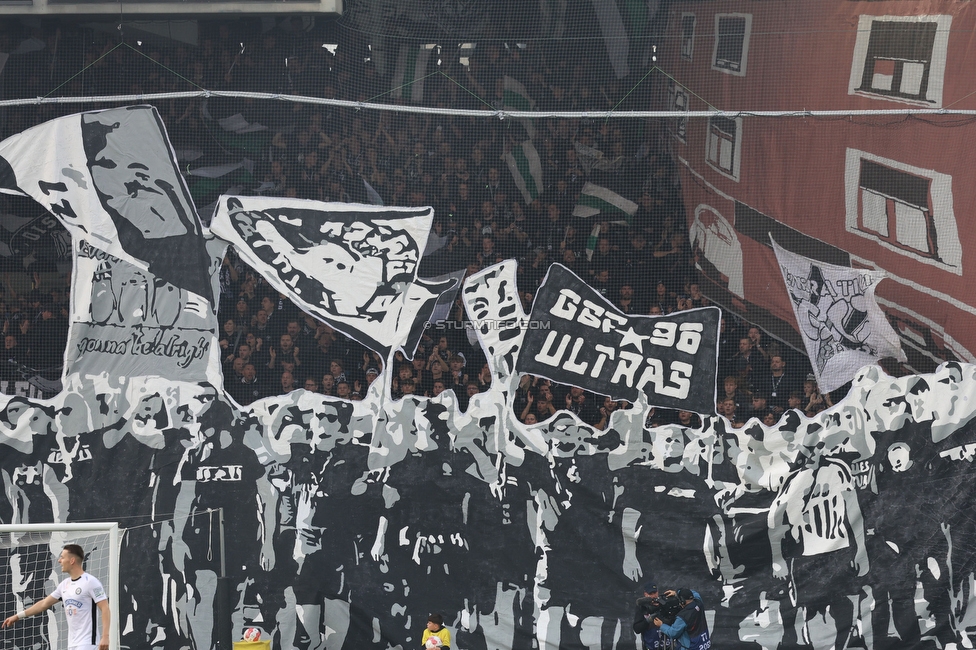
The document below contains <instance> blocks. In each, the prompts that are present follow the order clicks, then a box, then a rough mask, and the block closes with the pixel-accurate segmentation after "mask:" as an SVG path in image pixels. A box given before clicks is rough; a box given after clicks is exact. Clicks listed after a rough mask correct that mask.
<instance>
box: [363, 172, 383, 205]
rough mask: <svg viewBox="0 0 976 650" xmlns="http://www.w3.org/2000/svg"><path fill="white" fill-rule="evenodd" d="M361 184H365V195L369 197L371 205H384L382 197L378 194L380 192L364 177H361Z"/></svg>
mask: <svg viewBox="0 0 976 650" xmlns="http://www.w3.org/2000/svg"><path fill="white" fill-rule="evenodd" d="M363 185H365V186H366V196H367V197H368V198H369V202H370V203H372V204H373V205H384V203H383V197H381V196H380V193H379V192H377V191H376V189H375V188H374V187H373V186H372V185H370V184H369V181H367V180H366V179H365V178H364V179H363Z"/></svg>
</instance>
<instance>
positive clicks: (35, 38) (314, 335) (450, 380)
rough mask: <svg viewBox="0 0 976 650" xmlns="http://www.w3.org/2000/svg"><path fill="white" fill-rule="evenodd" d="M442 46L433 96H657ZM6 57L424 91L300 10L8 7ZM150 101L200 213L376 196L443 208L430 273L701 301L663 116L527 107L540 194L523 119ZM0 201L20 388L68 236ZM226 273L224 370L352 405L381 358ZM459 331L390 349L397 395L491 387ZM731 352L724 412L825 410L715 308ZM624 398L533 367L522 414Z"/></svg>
mask: <svg viewBox="0 0 976 650" xmlns="http://www.w3.org/2000/svg"><path fill="white" fill-rule="evenodd" d="M120 31H121V32H123V33H122V35H121V38H120ZM411 45H412V46H419V45H420V43H418V42H412V43H411ZM430 47H431V49H432V54H431V58H430V63H428V67H427V69H426V74H427V75H428V76H427V77H426V78H425V79H424V87H423V97H422V104H423V105H424V106H430V107H435V108H475V109H491V110H497V109H500V108H502V106H504V99H503V91H504V78H505V77H511V78H513V79H516V80H518V81H519V82H521V83H522V84H523V85H524V87H525V89H526V91H527V93H528V95H529V96H530V97H531V98H532V99H533V100H534V101H535V102H536V108H537V109H540V110H559V111H595V110H610V109H632V108H641V109H645V108H647V107H648V106H652V105H654V102H655V101H658V100H657V99H656V98H657V97H658V96H659V95H660V93H661V92H662V88H661V87H660V86H659V85H655V83H654V82H652V81H651V80H648V81H647V82H646V83H641V82H640V80H639V79H637V80H631V79H626V80H618V79H616V77H615V76H614V75H613V74H609V73H608V69H607V62H606V61H603V60H601V59H600V57H599V56H582V53H583V52H584V50H581V46H580V42H578V41H576V40H573V39H566V40H556V41H545V42H533V41H531V40H526V41H525V42H522V41H520V40H518V39H515V40H504V39H487V40H485V41H483V42H478V43H475V44H470V43H468V44H458V43H455V44H453V45H452V46H450V47H447V46H444V45H431V46H430ZM0 52H6V53H9V54H10V56H9V58H8V59H7V62H6V65H5V67H4V69H3V72H2V75H0V82H2V88H3V97H5V98H16V97H43V96H47V95H51V96H105V95H119V94H124V95H130V94H131V95H143V94H149V93H165V92H179V91H187V90H200V89H207V90H226V91H256V92H271V93H283V94H294V95H302V96H307V97H313V98H325V99H340V100H348V101H354V102H369V103H388V104H400V105H408V104H410V103H411V97H412V95H411V88H412V86H407V87H406V88H402V89H400V91H399V92H398V93H397V92H393V85H392V84H391V77H392V76H393V70H394V68H395V65H396V58H397V56H398V52H399V50H398V45H391V44H389V43H388V44H387V45H386V47H385V51H384V52H380V51H379V50H378V49H377V50H374V49H373V46H372V44H371V43H370V42H369V39H368V38H367V37H366V36H365V35H363V34H361V33H358V32H356V31H355V30H351V29H346V30H344V29H342V25H341V24H338V25H336V24H332V23H326V22H325V21H322V20H319V21H318V23H316V22H315V21H311V23H310V21H309V20H307V19H305V18H300V17H295V18H290V19H277V20H272V21H271V22H270V23H269V21H268V20H267V19H265V20H261V19H234V20H212V21H199V37H198V42H197V44H188V43H180V42H178V41H176V40H173V39H161V38H153V37H150V36H146V35H140V36H136V35H133V34H132V33H130V34H126V33H124V29H117V30H112V29H108V28H106V27H105V26H99V25H98V24H96V23H93V24H82V25H79V24H74V23H70V22H68V21H57V22H22V21H13V20H11V21H7V22H5V23H4V24H3V25H2V26H0ZM381 59H386V62H385V63H382V62H381ZM381 63H382V64H381ZM632 76H633V75H632ZM398 95H399V96H398ZM151 103H153V104H154V105H156V106H157V108H158V109H159V111H160V114H161V116H162V118H163V120H164V122H165V124H166V127H167V130H168V132H169V136H170V139H171V141H172V142H173V146H174V149H175V150H176V155H177V159H178V161H179V163H180V165H181V169H183V170H184V171H185V172H186V173H187V180H188V184H189V187H190V189H191V193H192V194H193V197H194V199H195V201H196V203H197V206H198V208H199V210H200V214H201V217H202V218H203V219H204V221H207V220H208V219H209V218H210V215H211V214H212V209H213V202H214V201H215V200H216V197H217V196H218V195H219V194H220V193H224V192H226V193H238V194H263V195H265V196H284V197H298V198H307V199H315V200H320V201H341V202H360V203H367V202H370V201H371V200H374V201H375V199H376V197H377V196H378V197H379V198H380V199H381V200H382V201H383V202H384V203H385V204H386V205H396V206H424V205H431V206H433V207H434V209H435V213H434V214H435V216H434V226H433V231H432V232H431V235H430V239H429V242H428V245H427V249H426V251H425V255H424V259H423V263H422V265H421V269H420V275H421V276H422V277H434V276H438V275H441V274H444V273H448V272H452V271H457V270H461V269H465V270H466V273H467V274H471V273H474V272H477V271H478V270H480V269H482V268H485V267H487V266H489V265H491V264H494V263H496V262H499V261H502V260H505V259H509V258H516V259H517V260H518V261H519V272H518V282H519V292H520V295H521V298H522V302H523V305H524V308H525V310H526V311H527V312H528V311H529V310H530V309H531V304H532V300H533V297H534V295H535V293H536V291H537V290H538V288H539V286H540V284H541V283H542V282H543V280H544V278H545V276H546V272H547V270H548V268H549V266H550V265H551V264H553V263H560V264H563V265H564V266H566V267H568V268H570V269H571V270H573V271H574V272H575V273H576V274H577V275H579V276H580V277H581V278H583V279H584V280H586V281H587V282H588V283H589V284H590V285H591V286H592V287H593V288H594V289H596V290H597V291H598V292H599V293H601V294H602V295H603V296H604V297H605V298H606V299H607V300H609V301H610V302H612V303H614V304H615V305H616V306H617V308H619V309H620V310H621V311H622V312H624V313H627V314H633V315H658V314H668V313H671V312H673V311H676V310H684V309H693V308H697V307H702V306H706V305H708V304H709V301H708V299H707V298H706V297H705V296H704V295H703V293H702V289H703V287H700V286H699V285H698V283H697V277H698V275H697V272H696V270H695V267H694V262H693V259H692V254H691V249H690V247H689V243H688V239H687V225H686V224H687V222H686V218H685V214H684V206H683V204H682V201H681V193H680V187H679V185H678V182H677V177H676V170H675V168H674V164H673V162H672V160H671V158H670V156H669V153H668V149H667V144H668V140H669V138H668V135H667V128H668V125H667V124H666V123H664V122H663V121H662V120H638V119H620V120H615V119H600V120H595V119H589V118H586V117H577V118H546V119H538V120H533V121H532V125H531V128H532V129H533V130H534V138H533V141H534V144H535V147H536V149H537V151H538V154H539V158H540V161H541V163H542V167H543V173H544V184H545V187H544V191H543V192H542V193H541V194H540V195H538V196H537V197H535V198H534V199H533V200H531V201H529V202H526V200H525V198H524V197H523V195H522V194H521V193H520V191H519V190H518V188H517V187H516V184H515V182H514V180H513V176H512V174H511V173H510V171H509V168H508V167H507V166H506V163H505V161H504V159H503V156H504V155H505V154H506V153H507V152H509V151H511V150H512V149H513V148H514V147H516V146H518V145H519V144H520V143H521V142H522V141H524V140H526V139H527V137H528V136H527V134H528V132H529V131H528V129H527V126H526V124H525V123H523V122H520V121H513V120H502V119H498V118H495V117H492V118H485V117H467V116H459V115H440V114H431V113H415V112H404V111H387V110H354V109H348V108H340V107H337V106H333V105H328V104H314V103H297V102H290V103H284V102H275V101H264V100H257V99H248V98H239V97H238V98H226V97H222V98H217V97H209V98H208V97H197V98H189V99H187V98H180V99H171V98H167V99H153V100H152V102H151ZM110 105H111V104H97V105H95V104H92V105H87V104H70V105H64V104H58V105H55V104H36V105H29V106H7V107H4V108H0V135H3V136H4V137H5V136H7V135H11V134H13V133H17V132H20V131H22V130H24V129H26V128H28V127H30V126H32V125H34V124H38V123H41V122H43V121H45V120H47V119H51V118H54V117H57V116H59V115H64V114H68V113H73V112H78V111H81V110H92V109H99V108H106V107H108V106H110ZM227 118H232V120H231V121H228V120H227ZM581 146H582V147H584V148H585V149H584V150H585V151H592V150H596V151H599V152H602V158H601V159H600V161H599V162H595V161H594V160H592V159H588V158H586V157H581V156H580V155H579V151H580V150H581ZM200 170H209V171H207V172H206V173H202V172H201V171H200ZM195 172H196V173H195ZM587 181H589V182H592V183H594V184H596V185H599V186H601V187H607V188H610V189H612V190H613V191H614V192H616V193H618V194H620V195H621V196H624V197H626V198H629V199H631V200H633V201H634V202H635V203H637V205H638V209H637V211H636V213H635V214H634V215H633V216H632V217H631V218H629V219H620V218H618V217H614V218H613V219H609V218H606V217H603V215H597V216H594V217H589V218H585V219H584V218H579V217H574V216H573V210H574V207H575V205H576V202H577V198H578V195H579V192H580V190H581V188H582V187H583V185H584V183H586V182H587ZM373 192H375V195H374V194H372V193H373ZM0 197H2V198H0V213H3V215H4V216H3V217H2V218H0V225H2V228H0V231H2V232H0V238H2V242H0V243H2V244H3V245H0V254H4V256H3V257H0V268H2V269H3V270H4V271H5V274H4V277H3V280H4V282H3V290H4V296H3V302H2V303H0V309H2V312H3V313H2V317H3V319H4V321H3V322H4V325H3V331H4V335H5V346H4V347H5V350H6V352H5V353H6V354H7V357H6V358H5V360H8V361H7V363H6V364H5V365H4V366H3V369H4V372H5V375H4V376H3V378H4V379H5V380H7V383H6V385H5V388H6V390H7V391H8V392H10V391H13V390H16V389H17V386H18V385H17V384H16V381H17V380H20V379H23V377H24V376H26V374H29V372H28V371H25V367H27V368H34V369H51V368H55V369H56V368H57V366H58V365H59V364H60V362H61V355H62V352H63V349H64V344H65V339H66V332H67V316H68V314H67V307H68V302H67V301H68V293H67V287H68V282H67V277H68V272H69V270H70V251H69V246H68V245H66V238H65V235H64V232H63V230H61V229H59V228H57V227H46V226H45V227H42V225H39V224H41V223H42V222H41V219H42V218H43V215H41V214H40V209H39V208H38V207H37V206H36V205H35V204H31V203H29V202H28V201H26V200H24V199H18V198H15V197H6V196H2V195H0ZM604 219H606V220H604ZM25 232H28V233H32V234H33V235H34V236H32V237H25V236H24V235H25ZM593 235H595V236H593ZM220 286H221V299H220V305H219V312H218V316H219V322H220V326H221V331H220V333H219V337H220V346H221V349H222V355H223V362H224V377H225V385H226V387H227V389H228V391H229V392H230V393H231V395H233V396H234V397H235V399H237V400H238V401H239V402H240V403H242V404H248V403H250V402H252V401H254V400H255V399H258V398H261V397H265V396H268V395H273V394H279V393H283V392H288V391H291V390H294V389H297V388H304V389H306V390H312V391H316V392H321V393H327V394H331V395H336V396H339V397H342V398H346V399H361V398H362V396H363V395H364V394H365V392H366V390H367V388H368V385H369V383H370V382H371V381H373V379H374V378H375V376H376V374H377V373H378V372H379V371H381V370H382V367H383V360H382V359H380V358H378V356H377V355H375V354H374V353H371V352H370V351H369V350H367V349H365V348H364V347H363V346H362V345H360V344H358V343H356V342H355V341H353V340H351V339H350V338H349V337H347V336H345V335H343V334H342V333H341V332H338V331H335V330H334V329H332V328H330V327H328V326H327V325H325V324H323V323H321V322H319V321H317V320H315V319H314V318H312V317H310V316H308V315H306V314H304V313H302V312H301V311H300V310H299V309H298V308H297V307H295V306H294V305H293V304H291V303H290V302H289V301H288V300H287V299H286V298H284V297H282V296H280V295H279V294H278V293H277V292H276V291H274V290H272V288H271V287H270V286H269V285H268V283H267V282H266V281H265V280H264V279H263V278H262V277H260V276H259V275H257V274H256V273H255V272H254V271H253V270H252V269H250V268H248V267H247V266H246V265H244V264H243V263H242V262H241V261H240V259H239V258H238V256H237V255H236V254H235V252H234V251H233V250H231V251H230V252H229V254H228V256H227V258H226V259H225V260H224V265H223V267H222V269H221V273H220ZM464 324H465V316H464V314H463V313H462V310H461V308H460V306H459V304H458V305H456V308H455V309H454V310H453V312H452V313H451V315H450V318H449V322H447V323H446V324H440V325H437V324H435V326H434V327H432V328H430V329H428V330H427V335H426V336H425V338H424V340H423V341H422V342H421V345H420V348H419V349H418V350H417V353H416V355H415V356H414V358H413V360H408V359H406V358H405V357H403V355H402V354H398V355H397V358H396V360H395V366H396V367H394V368H393V369H392V370H391V375H392V378H393V379H392V382H393V391H394V394H395V396H397V397H399V396H402V395H404V394H409V393H414V394H422V395H430V396H433V395H438V394H439V393H441V392H442V391H444V390H453V391H454V392H455V394H456V395H457V399H458V401H459V403H460V404H459V405H460V407H461V408H462V409H463V408H465V407H466V406H467V402H468V400H469V398H470V397H471V396H472V395H474V394H475V393H477V392H480V391H483V390H485V389H486V388H487V386H488V384H489V383H490V381H491V378H490V374H489V373H488V372H487V367H486V364H485V358H484V355H483V353H482V351H481V349H480V347H479V346H478V345H477V343H476V341H475V339H474V338H473V336H471V334H472V332H470V330H466V329H465V327H464ZM720 348H721V349H720V369H719V370H720V374H719V377H720V381H719V386H718V387H717V398H718V399H717V405H716V407H717V409H718V412H719V413H721V414H723V415H725V416H726V417H728V418H729V419H730V420H731V421H733V422H743V421H745V420H746V419H748V418H749V417H758V418H760V419H765V420H766V421H768V422H775V421H776V419H778V417H779V416H780V414H781V413H782V412H783V410H784V409H787V408H798V409H801V410H804V411H806V412H808V413H812V412H815V411H817V410H819V409H821V408H823V407H824V406H825V399H824V397H823V396H821V395H820V394H819V392H818V391H817V390H816V384H815V382H806V386H805V385H804V384H805V382H804V379H805V378H806V377H807V376H808V373H809V372H810V368H809V362H808V361H807V360H806V358H805V357H804V356H803V355H800V354H798V353H796V352H795V351H794V350H792V349H789V348H786V347H785V346H781V345H780V344H778V343H777V342H775V341H770V340H767V338H765V337H764V335H763V333H762V332H761V331H760V330H759V329H758V328H755V327H750V324H749V323H745V322H742V321H741V320H739V319H738V318H735V317H731V316H730V317H729V318H727V319H724V320H723V324H722V339H721V346H720ZM623 406H625V404H623V403H617V402H614V401H613V400H610V399H609V398H606V399H605V398H603V397H602V396H598V395H594V394H589V393H587V392H585V391H582V390H580V389H578V388H571V387H569V386H558V385H554V384H553V383H551V382H549V381H547V380H544V379H541V378H537V377H531V376H528V377H525V378H524V379H523V382H522V386H521V389H520V391H519V396H518V400H517V404H516V411H517V412H516V415H517V416H518V417H520V418H521V419H522V420H524V421H527V422H532V421H541V420H543V419H545V418H546V417H548V416H549V415H551V414H552V413H553V412H555V410H558V409H563V408H567V409H570V410H573V411H574V412H576V413H577V414H578V415H579V416H580V417H581V418H582V419H583V420H584V421H586V422H589V423H591V424H594V425H596V426H599V427H603V426H605V425H606V421H607V419H608V417H609V415H610V413H611V412H612V411H613V410H614V409H617V408H621V407H623ZM695 417H696V416H693V415H692V414H690V413H680V412H671V411H662V410H660V409H658V410H655V411H654V412H652V413H651V414H650V415H649V418H648V419H649V422H650V423H651V424H661V423H665V422H681V423H688V422H690V421H691V420H692V419H693V418H695Z"/></svg>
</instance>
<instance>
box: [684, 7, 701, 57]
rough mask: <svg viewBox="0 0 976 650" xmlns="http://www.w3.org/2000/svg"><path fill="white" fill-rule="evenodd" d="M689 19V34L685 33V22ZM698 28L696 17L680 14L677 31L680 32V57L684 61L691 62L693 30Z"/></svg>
mask: <svg viewBox="0 0 976 650" xmlns="http://www.w3.org/2000/svg"><path fill="white" fill-rule="evenodd" d="M688 18H691V34H688V33H687V32H686V31H685V20H686V19H688ZM697 26H698V16H696V15H695V14H693V13H691V12H688V11H686V12H684V13H682V14H681V22H680V23H679V29H680V30H681V41H680V46H679V50H680V56H681V58H682V59H684V60H686V61H691V60H692V59H693V58H694V54H695V28H696V27H697Z"/></svg>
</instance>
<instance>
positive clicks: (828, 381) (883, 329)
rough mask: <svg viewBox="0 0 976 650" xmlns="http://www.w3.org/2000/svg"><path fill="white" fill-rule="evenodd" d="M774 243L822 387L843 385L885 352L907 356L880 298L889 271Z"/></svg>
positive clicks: (902, 359) (883, 355)
mask: <svg viewBox="0 0 976 650" xmlns="http://www.w3.org/2000/svg"><path fill="white" fill-rule="evenodd" d="M771 241H772V240H771ZM772 243H773V250H774V251H775V252H776V259H777V261H778V262H779V267H780V271H781V272H782V273H783V281H784V282H785V283H786V290H787V292H788V293H789V296H790V302H791V303H792V304H793V312H794V313H795V314H796V322H797V326H798V327H799V329H800V332H801V333H802V334H803V341H804V343H805V344H806V348H807V354H809V356H810V362H811V365H812V366H813V371H814V374H816V376H817V383H818V385H819V386H820V388H821V390H823V391H824V392H829V391H832V390H834V389H836V388H839V387H840V386H843V385H844V384H845V383H847V382H848V381H850V380H851V379H852V378H853V377H854V374H855V373H856V372H857V371H858V370H859V369H860V368H861V367H862V366H865V365H868V364H872V363H877V362H878V361H879V360H881V359H883V358H885V357H894V358H896V359H898V360H899V361H905V359H906V358H905V353H904V352H902V349H901V343H900V341H899V338H898V335H897V334H896V333H895V331H894V329H893V328H892V327H891V325H890V324H889V323H888V320H887V319H886V318H885V315H884V312H883V311H881V307H879V306H878V302H877V300H876V299H875V297H874V289H875V287H876V286H877V284H878V283H879V282H881V280H883V279H884V278H885V274H884V272H883V271H871V270H868V269H852V268H846V267H842V266H836V265H833V264H826V263H823V262H817V261H815V260H811V259H809V258H807V257H803V256H802V255H797V254H795V253H790V252H789V251H787V250H785V249H784V248H782V247H781V246H779V245H778V244H777V243H776V242H775V241H773V242H772Z"/></svg>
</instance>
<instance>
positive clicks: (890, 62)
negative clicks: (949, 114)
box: [848, 16, 952, 107]
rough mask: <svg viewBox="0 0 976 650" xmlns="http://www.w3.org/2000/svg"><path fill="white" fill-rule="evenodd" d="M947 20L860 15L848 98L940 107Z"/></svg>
mask: <svg viewBox="0 0 976 650" xmlns="http://www.w3.org/2000/svg"><path fill="white" fill-rule="evenodd" d="M951 23H952V17H951V16H861V17H860V20H859V24H858V33H857V40H856V42H855V45H854V62H853V66H852V68H851V79H850V84H849V86H848V92H849V94H852V95H853V94H861V95H871V96H875V97H881V98H884V99H890V100H893V101H899V102H904V103H910V104H917V105H923V106H935V107H939V106H941V105H942V84H943V77H944V75H945V61H946V48H947V46H948V41H949V27H950V25H951Z"/></svg>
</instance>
